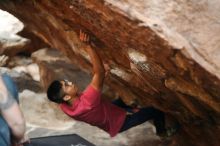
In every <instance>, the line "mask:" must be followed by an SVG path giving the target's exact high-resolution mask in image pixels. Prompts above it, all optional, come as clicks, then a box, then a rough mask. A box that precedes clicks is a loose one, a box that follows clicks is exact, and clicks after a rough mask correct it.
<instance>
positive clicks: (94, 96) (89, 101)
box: [81, 85, 101, 107]
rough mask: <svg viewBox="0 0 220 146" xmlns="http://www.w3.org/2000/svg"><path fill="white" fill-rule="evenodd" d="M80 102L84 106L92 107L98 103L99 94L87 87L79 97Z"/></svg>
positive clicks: (92, 88)
mask: <svg viewBox="0 0 220 146" xmlns="http://www.w3.org/2000/svg"><path fill="white" fill-rule="evenodd" d="M81 100H82V101H83V102H84V104H86V105H88V106H91V107H94V106H96V105H98V104H99V103H100V100H101V92H100V91H98V90H96V89H95V88H94V87H92V86H91V85H89V86H88V87H87V88H86V90H85V91H84V92H83V95H82V96H81Z"/></svg>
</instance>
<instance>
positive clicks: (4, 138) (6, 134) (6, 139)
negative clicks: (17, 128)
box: [0, 74, 18, 146]
mask: <svg viewBox="0 0 220 146" xmlns="http://www.w3.org/2000/svg"><path fill="white" fill-rule="evenodd" d="M2 79H3V82H4V84H5V86H6V87H7V90H8V92H9V93H10V94H11V95H12V97H14V98H15V99H16V101H17V102H18V91H17V87H16V85H15V83H14V82H13V81H12V79H11V78H10V77H9V76H8V75H6V74H3V75H2ZM0 92H1V91H0ZM10 133H11V131H10V129H9V127H8V124H7V122H6V121H5V120H4V118H3V117H2V116H1V115H0V146H10V145H11V144H10V143H11V139H10V137H11V134H10Z"/></svg>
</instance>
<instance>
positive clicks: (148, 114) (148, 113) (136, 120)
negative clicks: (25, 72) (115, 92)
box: [112, 98, 165, 134]
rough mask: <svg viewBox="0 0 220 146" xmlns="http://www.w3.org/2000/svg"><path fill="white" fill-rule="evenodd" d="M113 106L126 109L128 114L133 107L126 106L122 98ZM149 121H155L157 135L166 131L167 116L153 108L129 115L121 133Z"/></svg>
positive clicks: (114, 102) (142, 109)
mask: <svg viewBox="0 0 220 146" xmlns="http://www.w3.org/2000/svg"><path fill="white" fill-rule="evenodd" d="M112 103H113V104H115V105H117V106H119V107H121V108H123V109H125V110H126V111H128V112H131V111H132V107H130V106H128V105H126V104H125V103H124V102H123V101H122V100H121V99H120V98H119V99H117V100H115V101H113V102H112ZM148 120H153V122H154V126H155V127H156V132H157V134H159V133H162V132H164V131H165V116H164V113H163V112H161V111H160V110H157V109H155V108H153V107H146V108H141V109H140V110H139V111H138V112H136V113H133V114H131V115H127V116H126V119H125V122H124V124H123V125H122V127H121V130H120V132H123V131H126V130H128V129H130V128H132V127H134V126H137V125H140V124H142V123H144V122H146V121H148Z"/></svg>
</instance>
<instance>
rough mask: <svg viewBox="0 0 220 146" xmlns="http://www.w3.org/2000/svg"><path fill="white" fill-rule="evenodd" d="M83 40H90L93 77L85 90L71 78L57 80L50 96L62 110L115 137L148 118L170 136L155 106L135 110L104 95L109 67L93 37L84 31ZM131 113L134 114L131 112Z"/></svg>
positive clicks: (81, 36)
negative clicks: (71, 80)
mask: <svg viewBox="0 0 220 146" xmlns="http://www.w3.org/2000/svg"><path fill="white" fill-rule="evenodd" d="M79 39H80V40H81V41H82V42H84V43H86V44H87V46H86V51H87V52H88V54H89V56H90V59H91V62H92V65H93V73H94V74H93V77H92V80H91V82H90V84H89V85H88V86H87V88H86V89H85V90H84V92H83V93H79V90H78V87H77V86H76V85H75V84H73V83H72V82H70V81H68V80H60V81H58V80H55V81H53V82H52V83H51V84H50V86H49V88H48V90H47V96H48V99H49V100H50V101H52V102H55V103H58V104H60V108H61V110H62V111H63V112H64V113H66V114H67V115H69V116H70V117H72V118H74V119H75V120H79V121H83V122H86V123H89V124H91V125H93V126H97V127H99V128H101V129H103V130H104V131H106V132H107V133H109V134H110V136H111V137H113V136H115V135H116V134H117V133H120V132H123V131H125V130H128V129H129V128H131V127H134V126H137V125H139V124H141V123H144V122H145V121H148V120H151V119H152V120H153V121H154V125H155V127H156V133H157V134H158V135H166V133H167V130H166V128H165V117H164V113H163V112H161V111H159V110H157V109H155V108H153V107H147V108H140V109H138V110H137V109H133V108H132V107H130V106H127V105H126V104H125V103H123V101H122V100H121V99H118V100H116V101H114V102H113V103H111V102H109V101H106V100H104V99H102V98H101V92H102V88H103V82H104V78H105V68H104V65H103V63H102V60H101V59H100V57H99V55H98V53H97V51H96V47H93V46H94V45H89V44H91V43H92V42H90V39H89V36H88V35H87V34H86V33H84V32H82V31H81V30H80V35H79ZM127 111H128V112H131V114H127Z"/></svg>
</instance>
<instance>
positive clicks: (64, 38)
mask: <svg viewBox="0 0 220 146" xmlns="http://www.w3.org/2000/svg"><path fill="white" fill-rule="evenodd" d="M219 6H220V2H218V1H217V0H213V1H211V2H210V1H208V0H203V1H200V2H198V3H196V2H194V1H188V0H181V1H175V0H172V1H162V0H149V1H144V0H142V1H136V2H134V1H131V0H117V1H116V0H92V1H89V0H65V1H62V2H61V1H59V0H48V1H43V0H38V1H29V0H23V1H20V0H17V1H16V0H15V1H7V0H5V1H2V2H1V3H0V8H1V9H3V10H6V11H8V12H10V13H11V14H13V15H15V16H16V17H17V18H19V19H20V20H21V21H22V22H23V23H24V24H25V25H26V27H27V29H28V30H29V31H31V32H33V33H34V34H35V35H36V36H38V37H40V38H41V39H42V40H43V41H44V42H45V43H47V44H48V45H50V46H52V47H54V48H57V49H59V50H60V51H62V52H64V53H65V55H66V56H67V57H68V58H69V59H70V60H71V61H72V63H74V64H76V65H78V66H79V67H80V68H81V69H83V70H85V71H90V70H91V63H90V62H89V59H88V56H87V54H86V53H85V52H84V50H83V44H80V43H79V40H78V36H77V35H78V32H79V29H83V30H85V31H87V32H88V33H89V34H90V35H91V36H92V41H93V42H94V43H95V44H96V47H98V48H99V54H100V55H101V58H102V59H103V61H104V62H106V63H108V64H110V66H111V68H112V69H111V75H110V76H109V78H107V80H106V83H107V84H108V85H109V86H110V87H111V88H112V89H114V91H115V92H117V93H119V94H120V95H121V96H122V97H123V99H124V100H125V101H127V102H130V101H134V100H135V101H137V102H138V103H139V104H140V105H142V106H146V105H153V106H155V107H156V108H159V109H161V110H163V111H164V112H166V113H167V114H169V115H171V116H173V117H175V118H176V119H177V120H178V121H179V122H180V123H181V125H182V128H181V130H180V132H179V133H178V135H177V136H175V137H174V138H173V140H174V142H173V145H184V146H189V145H193V146H207V145H209V146H218V145H219V143H220V142H219V136H220V125H219V124H220V99H219V97H220V70H219V65H220V64H219V56H220V55H219V35H218V34H219V30H220V29H219V28H220V23H219V16H220V15H219ZM210 38H211V39H210Z"/></svg>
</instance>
